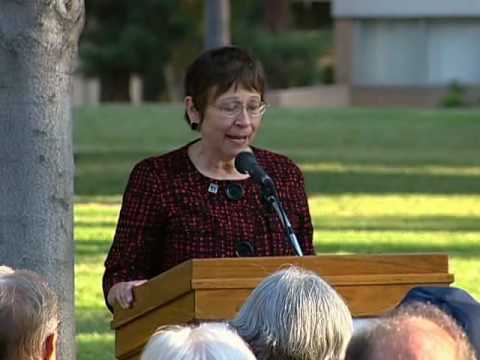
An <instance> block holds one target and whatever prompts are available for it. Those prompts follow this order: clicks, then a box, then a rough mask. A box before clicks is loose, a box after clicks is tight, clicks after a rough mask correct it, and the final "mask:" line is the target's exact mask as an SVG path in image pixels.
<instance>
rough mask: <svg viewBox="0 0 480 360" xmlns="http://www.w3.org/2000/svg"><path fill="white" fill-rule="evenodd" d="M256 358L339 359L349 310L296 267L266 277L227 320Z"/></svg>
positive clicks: (346, 337)
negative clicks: (232, 316)
mask: <svg viewBox="0 0 480 360" xmlns="http://www.w3.org/2000/svg"><path fill="white" fill-rule="evenodd" d="M230 324H231V325H232V326H233V327H234V328H236V329H237V331H238V333H239V335H240V336H241V337H242V338H243V339H244V340H245V341H246V342H247V343H249V344H250V346H251V347H252V348H253V351H254V353H255V355H256V356H257V358H258V359H264V360H269V359H278V360H286V359H292V360H293V359H302V360H309V359H312V360H313V359H315V360H337V359H343V357H344V354H345V349H346V347H347V344H348V342H349V340H350V337H351V335H352V331H353V324H352V317H351V314H350V311H349V310H348V308H347V306H346V305H345V303H344V301H343V300H342V298H341V297H340V296H339V295H338V294H337V293H336V292H335V290H334V289H333V288H332V287H331V286H330V285H328V284H327V283H326V282H325V281H324V280H322V279H321V278H320V277H319V276H318V275H317V274H315V273H313V272H311V271H307V270H304V269H301V268H298V267H290V268H288V269H285V270H281V271H278V272H276V273H274V274H272V275H270V276H268V277H267V278H265V279H264V280H263V281H262V282H261V283H260V284H259V285H258V286H257V288H255V289H254V290H253V292H252V293H251V294H250V296H249V297H248V299H247V301H246V302H245V304H244V305H243V306H242V308H241V309H240V312H239V314H238V315H237V317H236V318H235V319H234V320H232V321H231V322H230Z"/></svg>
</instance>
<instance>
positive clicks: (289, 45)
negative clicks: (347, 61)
mask: <svg viewBox="0 0 480 360" xmlns="http://www.w3.org/2000/svg"><path fill="white" fill-rule="evenodd" d="M240 36H241V38H240V39H238V40H239V41H238V42H237V44H238V45H240V46H242V47H245V48H248V49H250V50H251V51H252V52H253V54H254V55H255V56H256V57H258V58H259V59H260V61H261V62H262V63H263V65H264V67H265V71H266V73H267V80H268V86H269V87H270V88H288V87H294V86H308V85H313V84H320V83H325V82H331V79H332V72H333V68H332V65H331V63H330V64H329V65H324V62H323V63H322V61H321V60H322V58H324V57H327V56H328V55H329V51H330V49H331V47H332V33H331V31H329V30H317V31H289V32H281V33H271V32H268V31H265V30H256V31H254V32H252V31H248V32H243V33H242V34H241V35H240Z"/></svg>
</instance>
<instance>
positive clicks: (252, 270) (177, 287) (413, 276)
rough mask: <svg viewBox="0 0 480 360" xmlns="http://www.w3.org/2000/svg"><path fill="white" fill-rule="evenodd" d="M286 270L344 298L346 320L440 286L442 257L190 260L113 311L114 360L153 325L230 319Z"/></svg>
mask: <svg viewBox="0 0 480 360" xmlns="http://www.w3.org/2000/svg"><path fill="white" fill-rule="evenodd" d="M289 265H297V266H300V267H303V268H305V269H309V270H312V271H314V272H316V273H318V274H319V275H320V276H322V278H323V279H325V280H326V281H327V282H328V283H329V284H330V285H332V286H333V287H335V289H336V290H337V291H338V292H339V293H340V294H341V295H342V297H343V298H344V299H345V301H346V303H347V305H348V307H349V308H350V311H351V312H352V315H353V316H354V317H366V316H377V315H380V314H382V313H384V312H385V311H387V310H390V309H392V308H394V307H395V306H396V305H398V303H399V302H400V301H401V300H402V299H403V297H404V296H405V294H406V293H407V292H408V290H410V289H411V288H413V287H415V286H448V285H449V284H450V283H452V282H453V275H452V274H450V273H449V272H448V255H445V254H415V255H320V256H305V257H255V258H219V259H194V260H189V261H186V262H184V263H182V264H179V265H177V266H175V267H174V268H172V269H170V270H168V271H166V272H165V273H162V274H160V275H158V276H156V277H155V278H153V279H151V280H150V281H149V282H148V283H146V284H144V285H142V286H140V287H138V288H136V289H135V299H136V302H135V305H134V307H133V308H131V309H128V310H123V309H120V308H119V307H116V308H115V311H114V317H113V321H112V328H113V329H114V330H115V342H116V345H115V348H116V357H117V359H120V360H126V359H128V360H133V359H139V358H140V354H141V351H142V349H143V346H144V345H145V343H146V342H147V340H148V338H149V337H150V335H151V334H152V333H153V332H154V331H155V329H156V328H157V327H158V326H160V325H165V324H182V323H188V322H192V321H199V320H224V319H231V318H233V317H234V316H235V314H236V313H237V311H238V310H239V309H240V307H241V306H242V304H243V302H244V301H245V299H246V298H247V296H248V295H249V294H250V292H251V291H252V290H253V289H254V288H255V287H256V286H257V285H258V283H259V282H260V281H262V279H263V278H265V277H266V276H268V275H269V274H271V273H273V272H275V271H277V270H279V269H281V268H283V267H287V266H289Z"/></svg>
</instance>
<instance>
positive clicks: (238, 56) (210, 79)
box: [185, 46, 265, 130]
mask: <svg viewBox="0 0 480 360" xmlns="http://www.w3.org/2000/svg"><path fill="white" fill-rule="evenodd" d="M232 86H233V87H235V89H237V88H239V87H241V88H244V89H245V90H251V91H254V92H257V93H258V94H259V95H260V98H261V100H262V101H263V100H264V96H265V74H264V71H263V67H262V65H261V64H260V62H259V61H258V60H257V59H255V58H254V57H253V56H252V55H250V54H249V53H248V52H247V51H245V50H243V49H241V48H239V47H236V46H223V47H219V48H215V49H210V50H207V51H205V52H204V53H202V54H201V55H200V56H199V57H198V58H197V59H196V60H194V61H193V63H192V64H191V65H190V66H189V67H188V69H187V73H186V76H185V96H186V97H191V98H192V101H193V103H194V104H195V108H196V109H197V110H198V112H199V113H200V116H201V118H202V119H203V115H204V114H205V109H206V107H207V106H208V105H209V104H212V103H214V101H215V100H216V99H217V98H218V97H219V96H220V95H222V94H223V93H225V92H227V91H228V90H229V89H230V88H232ZM185 119H186V120H187V123H189V124H190V125H191V122H190V119H189V117H188V114H187V112H185ZM200 124H201V123H200ZM194 130H197V128H195V129H194Z"/></svg>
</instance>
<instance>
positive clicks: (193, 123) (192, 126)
mask: <svg viewBox="0 0 480 360" xmlns="http://www.w3.org/2000/svg"><path fill="white" fill-rule="evenodd" d="M190 129H192V130H198V123H196V122H193V121H192V122H191V123H190Z"/></svg>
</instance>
